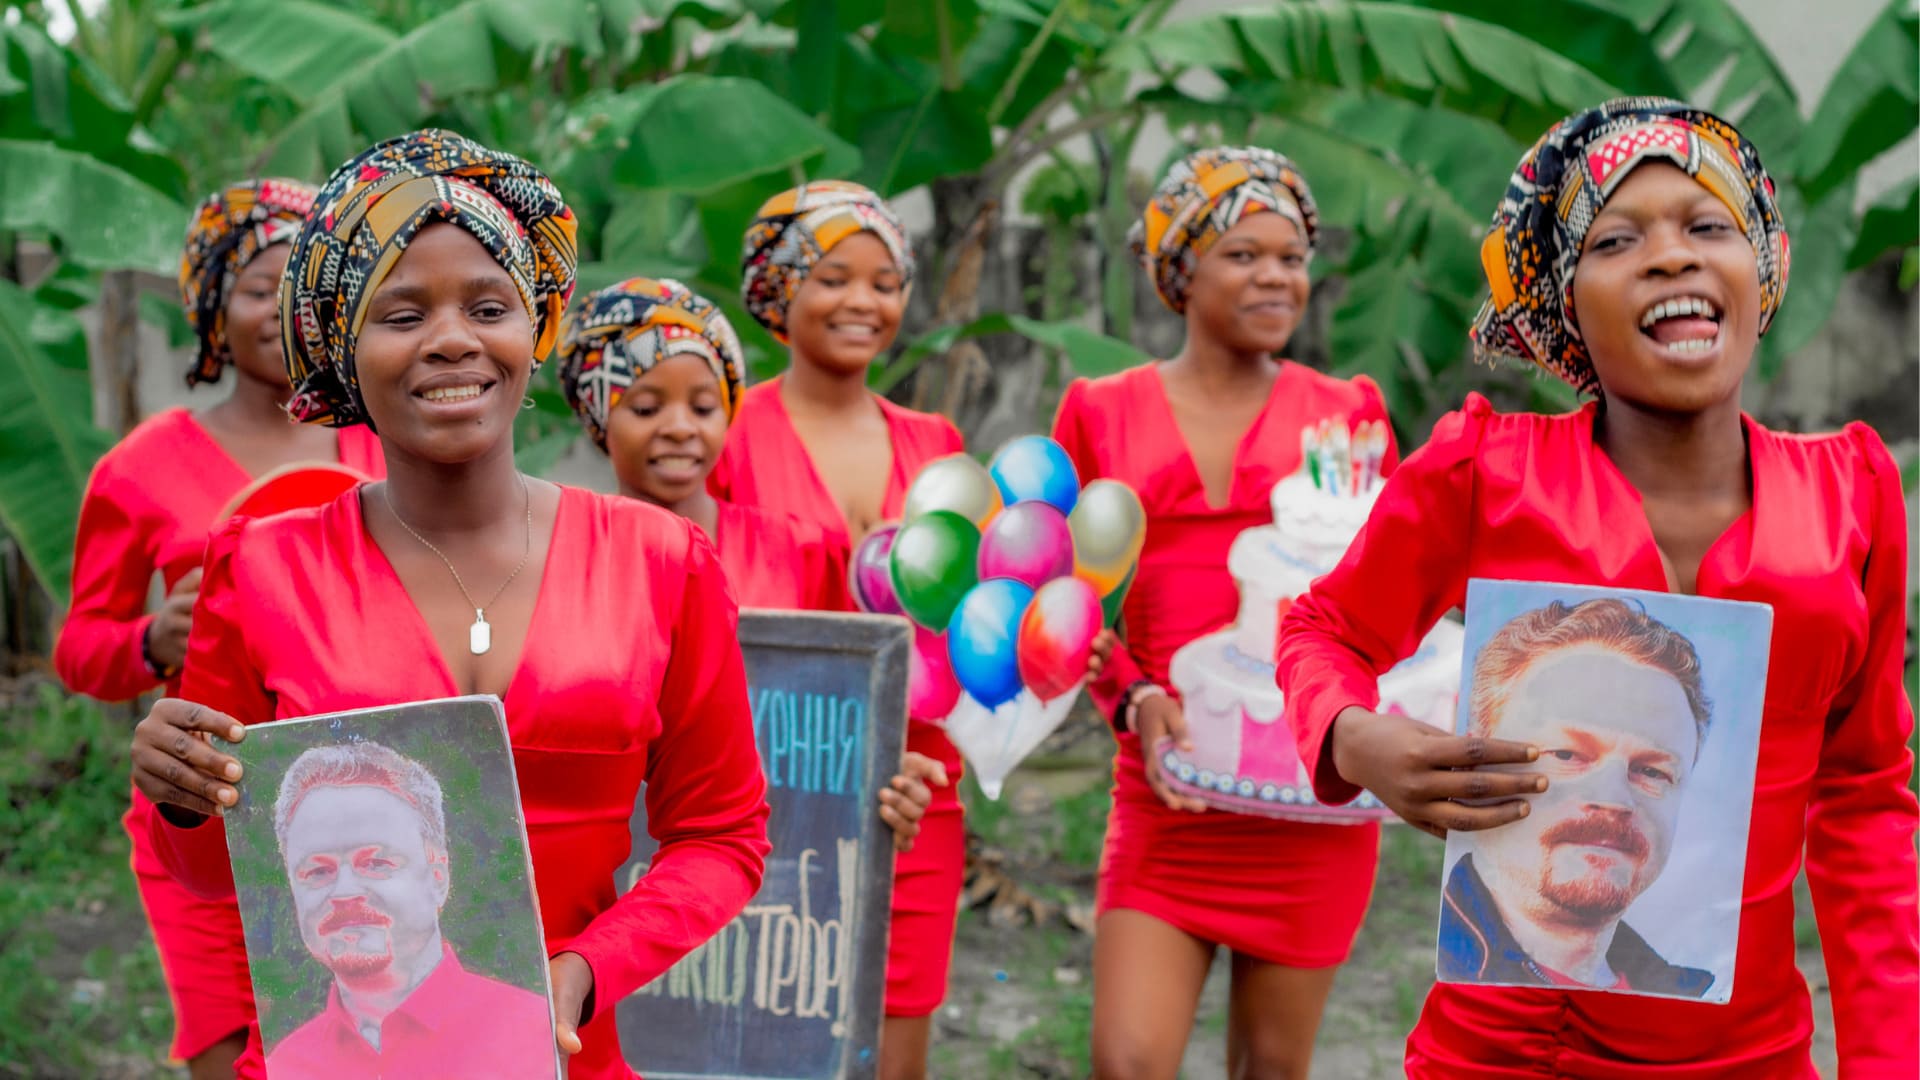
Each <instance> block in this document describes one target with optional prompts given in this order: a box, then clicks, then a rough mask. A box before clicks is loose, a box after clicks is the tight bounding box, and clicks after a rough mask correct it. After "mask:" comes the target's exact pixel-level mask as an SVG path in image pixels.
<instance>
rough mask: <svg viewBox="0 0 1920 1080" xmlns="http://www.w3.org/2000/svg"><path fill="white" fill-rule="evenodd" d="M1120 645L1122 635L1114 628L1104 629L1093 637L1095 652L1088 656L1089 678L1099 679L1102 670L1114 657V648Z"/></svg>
mask: <svg viewBox="0 0 1920 1080" xmlns="http://www.w3.org/2000/svg"><path fill="white" fill-rule="evenodd" d="M1119 645H1120V635H1118V634H1116V633H1114V632H1113V631H1112V630H1102V631H1100V632H1099V633H1098V634H1096V635H1094V638H1093V653H1092V654H1091V655H1089V656H1088V657H1087V678H1089V679H1097V678H1099V677H1100V672H1101V671H1102V670H1104V669H1105V668H1106V666H1107V661H1109V660H1111V659H1113V650H1114V649H1115V648H1117V647H1119Z"/></svg>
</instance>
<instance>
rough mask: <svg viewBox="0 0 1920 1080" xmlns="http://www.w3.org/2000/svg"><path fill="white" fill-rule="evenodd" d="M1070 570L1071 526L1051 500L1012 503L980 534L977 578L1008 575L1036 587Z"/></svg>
mask: <svg viewBox="0 0 1920 1080" xmlns="http://www.w3.org/2000/svg"><path fill="white" fill-rule="evenodd" d="M1071 573H1073V529H1072V528H1071V527H1070V526H1069V525H1068V524H1067V515H1065V514H1063V513H1061V512H1060V509H1059V507H1056V506H1054V505H1053V504H1052V503H1046V502H1040V501H1038V500H1029V501H1027V502H1020V503H1014V504H1013V505H1012V506H1009V507H1007V508H1006V509H1005V510H1002V511H1000V513H999V514H998V515H996V516H995V517H994V519H993V520H992V521H991V522H989V523H988V525H987V531H986V532H985V533H984V534H982V535H981V537H980V580H982V581H986V580H987V579H989V578H1012V579H1013V580H1015V581H1019V582H1023V583H1025V584H1026V585H1027V586H1028V587H1030V588H1034V589H1038V588H1039V587H1040V586H1042V585H1045V584H1046V583H1047V582H1049V581H1052V580H1053V579H1054V578H1057V577H1065V576H1066V575H1068V574H1071Z"/></svg>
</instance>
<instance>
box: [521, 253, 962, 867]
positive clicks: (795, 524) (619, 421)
mask: <svg viewBox="0 0 1920 1080" xmlns="http://www.w3.org/2000/svg"><path fill="white" fill-rule="evenodd" d="M555 353H556V356H557V358H558V360H559V364H560V390H561V392H562V393H563V394H564V395H565V396H566V399H567V403H568V404H569V405H572V406H573V411H574V413H575V415H577V416H579V417H580V424H581V426H582V427H584V428H586V429H587V434H588V435H589V436H591V437H592V438H593V441H594V445H596V446H598V447H599V448H600V449H601V451H602V452H603V453H605V454H606V455H607V456H608V458H609V459H611V461H612V463H613V474H614V479H615V480H616V481H618V483H619V485H620V494H622V495H625V496H627V497H628V498H632V499H644V500H645V501H647V502H650V503H652V504H654V505H655V506H660V507H664V508H666V509H668V510H671V511H673V512H674V513H676V514H679V515H680V516H681V517H683V518H686V519H687V520H689V521H691V522H693V523H694V524H695V525H698V526H700V531H701V532H703V533H705V534H706V535H707V536H708V537H709V538H710V539H712V541H713V544H714V547H716V548H717V549H719V552H720V565H721V566H722V567H724V568H725V569H726V572H727V583H728V584H729V585H730V586H731V587H732V590H733V594H734V598H735V600H737V601H738V602H739V604H740V606H741V607H753V608H786V609H790V610H799V611H847V610H850V609H851V608H852V606H853V605H852V602H851V600H850V599H849V597H848V595H847V549H846V545H845V544H843V543H840V542H838V541H834V540H829V539H828V538H827V537H826V535H825V534H824V533H823V532H822V530H821V529H820V527H819V526H818V525H815V524H814V523H812V522H809V521H803V520H801V519H800V518H797V517H794V516H792V515H791V514H777V513H773V512H770V511H766V510H761V509H759V508H758V507H752V506H741V505H740V504H738V503H732V502H722V501H721V500H719V499H716V498H714V497H713V494H712V493H711V492H709V491H708V490H707V474H708V473H709V472H711V471H712V469H713V463H714V462H715V461H717V460H719V457H720V451H721V448H722V447H723V446H724V445H725V443H726V439H727V425H728V424H729V423H730V422H731V420H732V418H733V410H734V407H735V406H737V405H738V404H739V402H740V392H741V388H742V386H743V384H744V382H745V373H746V357H745V354H744V353H743V351H742V350H741V348H740V338H739V336H738V335H736V334H735V333H734V332H733V327H732V325H730V324H729V323H728V322H727V317H726V315H725V314H723V313H722V312H721V311H720V309H719V308H718V307H716V306H715V305H714V304H713V302H712V301H710V300H708V299H706V298H705V297H703V296H700V295H698V294H696V293H695V292H694V291H693V290H691V289H689V288H687V287H686V286H685V285H682V284H681V283H679V282H677V281H674V280H672V279H669V278H661V279H658V280H655V279H653V278H643V277H637V278H628V279H627V280H626V281H622V282H620V283H619V284H617V285H609V286H607V287H606V288H604V289H600V290H598V291H596V292H592V293H589V294H588V295H587V296H586V298H585V299H583V300H582V301H580V303H578V304H577V305H575V307H574V310H573V311H571V312H569V313H568V315H567V317H566V319H565V320H564V321H563V322H562V323H561V324H560V340H559V343H558V344H557V345H556V346H555ZM946 786H947V774H946V769H945V768H944V767H942V766H941V765H940V763H939V762H937V761H934V760H933V759H932V758H929V757H927V756H925V755H924V754H916V753H912V752H908V753H907V754H906V755H905V756H904V759H903V760H902V762H901V766H900V773H899V774H898V775H896V776H894V778H893V780H892V783H891V784H890V786H889V788H888V789H886V790H883V791H881V793H880V816H881V818H882V819H883V820H884V821H886V823H887V824H888V826H890V827H891V828H892V829H893V839H894V846H895V847H896V849H897V850H900V851H907V850H909V849H911V848H912V847H913V840H914V838H915V837H916V836H918V835H919V832H920V819H921V818H922V817H923V816H924V815H925V813H926V808H927V805H928V804H929V803H930V802H931V801H932V799H933V795H932V791H931V787H946Z"/></svg>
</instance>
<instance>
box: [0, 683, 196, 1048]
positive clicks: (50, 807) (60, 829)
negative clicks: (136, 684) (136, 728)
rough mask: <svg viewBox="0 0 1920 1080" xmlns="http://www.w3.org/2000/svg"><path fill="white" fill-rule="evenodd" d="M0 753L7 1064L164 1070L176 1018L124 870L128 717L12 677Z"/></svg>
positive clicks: (1, 1010) (1, 991) (1, 981)
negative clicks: (6, 745) (4, 749)
mask: <svg viewBox="0 0 1920 1080" xmlns="http://www.w3.org/2000/svg"><path fill="white" fill-rule="evenodd" d="M11 689H12V690H13V693H12V694H11V695H10V697H11V700H10V701H9V702H8V703H7V705H6V713H7V727H8V731H9V733H10V741H11V742H12V744H13V745H12V748H11V749H10V752H9V753H8V754H6V755H5V756H4V757H0V836H5V837H7V838H8V839H7V842H6V845H5V847H4V848H0V1016H4V1017H6V1018H7V1022H6V1023H4V1024H0V1075H13V1076H32V1077H44V1078H50V1080H51V1078H59V1077H107V1076H115V1075H139V1076H156V1075H168V1073H166V1072H165V1068H166V1067H165V1065H164V1062H165V1051H166V1046H167V1041H168V1037H169V1035H170V1034H171V1029H172V1017H171V1015H170V1013H169V1010H168V1007H167V999H166V991H165V988H164V985H163V984H162V982H161V976H160V962H159V958H158V956H156V955H155V953H154V951H153V946H152V944H151V942H150V940H149V939H148V937H147V932H146V923H145V920H144V918H143V917H142V915H141V912H140V901H139V897H138V894H137V893H136V891H135V889H134V883H133V875H132V873H130V872H129V870H128V868H127V858H128V851H129V845H128V841H127V836H126V832H125V830H124V829H122V828H121V826H120V816H121V815H122V814H123V813H125V812H126V808H127V774H128V762H127V748H128V743H129V742H130V739H129V737H128V727H127V724H126V723H125V720H124V715H122V716H113V715H110V714H109V712H108V710H106V709H104V708H102V707H101V706H99V705H96V704H95V703H93V702H91V701H89V700H87V699H85V698H78V697H68V696H66V695H65V694H63V693H61V692H60V691H59V690H58V689H56V688H55V687H54V686H52V685H51V684H47V683H37V684H33V685H27V684H18V685H16V686H15V687H13V688H11Z"/></svg>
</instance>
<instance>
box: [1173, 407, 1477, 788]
mask: <svg viewBox="0 0 1920 1080" xmlns="http://www.w3.org/2000/svg"><path fill="white" fill-rule="evenodd" d="M1302 442H1303V446H1302V449H1303V451H1304V453H1305V462H1304V463H1303V464H1302V466H1301V469H1300V471H1299V472H1297V473H1295V474H1294V475H1292V476H1290V477H1288V478H1286V479H1285V480H1284V481H1282V482H1281V483H1279V484H1278V485H1276V486H1275V487H1274V489H1273V496H1272V498H1273V520H1274V523H1273V524H1272V525H1262V526H1259V527H1256V528H1252V529H1248V530H1247V531H1245V532H1243V533H1241V534H1240V536H1239V538H1238V539H1236V540H1235V541H1234V544H1233V548H1232V549H1231V551H1230V552H1229V553H1228V556H1227V569H1228V571H1229V572H1231V573H1232V574H1233V577H1234V580H1235V581H1236V582H1238V583H1239V586H1240V614H1239V618H1238V620H1237V621H1236V622H1235V623H1234V625H1232V626H1230V627H1227V628H1226V629H1223V630H1220V631H1218V632H1217V633H1213V634H1208V635H1207V636H1205V637H1201V638H1197V639H1195V640H1194V641H1191V642H1188V643H1187V644H1186V645H1185V646H1184V647H1182V648H1181V649H1180V651H1179V652H1176V653H1174V654H1173V662H1172V665H1171V676H1172V682H1173V685H1174V689H1175V690H1177V691H1178V692H1179V694H1180V696H1181V699H1182V700H1183V702H1184V703H1185V712H1186V720H1187V734H1188V738H1189V739H1191V740H1192V742H1193V750H1192V751H1190V752H1186V753H1182V752H1180V751H1179V750H1177V749H1175V748H1174V747H1173V745H1172V743H1171V742H1170V741H1167V740H1164V739H1163V740H1162V741H1161V742H1160V743H1159V745H1158V746H1156V747H1155V752H1156V753H1158V754H1159V755H1160V765H1161V769H1162V771H1163V772H1164V773H1165V774H1166V777H1167V780H1168V782H1169V783H1171V784H1172V785H1173V786H1174V787H1175V788H1176V789H1178V790H1180V791H1181V792H1182V793H1183V794H1187V795H1191V796H1193V797H1195V798H1198V799H1200V800H1202V801H1204V802H1206V803H1207V804H1208V805H1210V806H1213V807H1215V808H1217V809H1221V810H1232V811H1237V812H1240V813H1247V814H1263V815H1267V816H1270V817H1288V818H1302V819H1307V820H1313V821H1345V822H1362V821H1376V820H1382V819H1391V818H1393V814H1392V812H1391V811H1389V810H1388V809H1386V807H1385V806H1383V805H1381V803H1380V801H1379V800H1378V799H1376V798H1374V797H1373V795H1372V793H1370V792H1362V793H1361V795H1360V797H1359V798H1358V799H1355V800H1354V801H1353V802H1351V803H1349V804H1347V805H1345V806H1339V807H1333V806H1325V805H1322V804H1320V803H1318V802H1316V801H1315V800H1314V797H1313V788H1312V785H1310V784H1309V783H1308V782H1307V771H1306V769H1305V768H1304V767H1302V765H1301V764H1300V757H1299V752H1298V750H1297V749H1296V744H1295V741H1294V735H1293V729H1292V727H1291V725H1289V724H1288V723H1287V722H1286V720H1285V715H1286V706H1285V702H1284V700H1283V699H1282V697H1281V694H1280V688H1279V687H1278V686H1277V685H1275V682H1274V649H1275V639H1276V636H1277V633H1278V630H1279V626H1280V619H1281V618H1282V616H1283V615H1285V613H1286V610H1287V609H1288V608H1290V607H1292V606H1293V601H1294V599H1295V598H1296V597H1298V596H1299V595H1300V594H1302V593H1304V592H1306V591H1307V587H1308V586H1309V585H1311V584H1312V583H1313V580H1314V579H1315V578H1317V577H1319V576H1320V575H1322V574H1324V573H1326V572H1327V571H1329V570H1331V569H1333V567H1334V565H1335V564H1336V563H1338V562H1339V561H1340V558H1341V556H1343V555H1345V554H1346V550H1347V545H1348V544H1350V543H1351V542H1352V541H1353V538H1354V536H1355V535H1356V534H1358V533H1359V531H1360V528H1361V526H1362V525H1364V524H1366V521H1367V514H1368V513H1369V512H1370V511H1371V510H1372V509H1373V503H1374V500H1375V499H1376V498H1378V497H1379V494H1380V476H1379V463H1380V459H1381V457H1382V456H1384V451H1385V445H1386V430H1385V428H1384V427H1373V426H1371V425H1367V424H1363V425H1362V427H1361V429H1360V430H1358V431H1356V432H1355V433H1353V434H1351V435H1349V434H1348V432H1347V431H1346V429H1345V428H1344V427H1331V426H1330V425H1329V424H1328V423H1326V422H1323V423H1322V424H1321V425H1320V426H1319V427H1318V429H1316V430H1310V431H1309V432H1308V433H1306V436H1305V437H1304V438H1303V440H1302ZM1461 646H1462V631H1461V629H1460V626H1459V625H1458V624H1457V623H1454V622H1452V621H1447V620H1443V621H1442V622H1441V623H1440V624H1439V625H1437V626H1435V627H1434V628H1433V631H1432V632H1431V633H1429V634H1428V635H1427V637H1426V640H1425V641H1423V642H1421V644H1420V648H1419V650H1418V651H1417V652H1415V653H1414V655H1413V656H1411V657H1408V658H1407V659H1406V660H1405V661H1403V662H1402V663H1400V664H1399V665H1398V666H1396V667H1394V668H1393V669H1392V670H1391V671H1388V672H1387V673H1386V674H1385V675H1382V676H1381V677H1380V711H1381V712H1393V713H1400V714H1402V715H1406V716H1411V717H1414V718H1416V719H1419V720H1422V721H1425V722H1426V723H1429V724H1432V725H1433V726H1435V727H1437V728H1440V729H1442V730H1447V731H1450V730H1452V729H1453V718H1454V704H1455V700H1456V698H1457V697H1458V695H1459V690H1460V654H1461Z"/></svg>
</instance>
